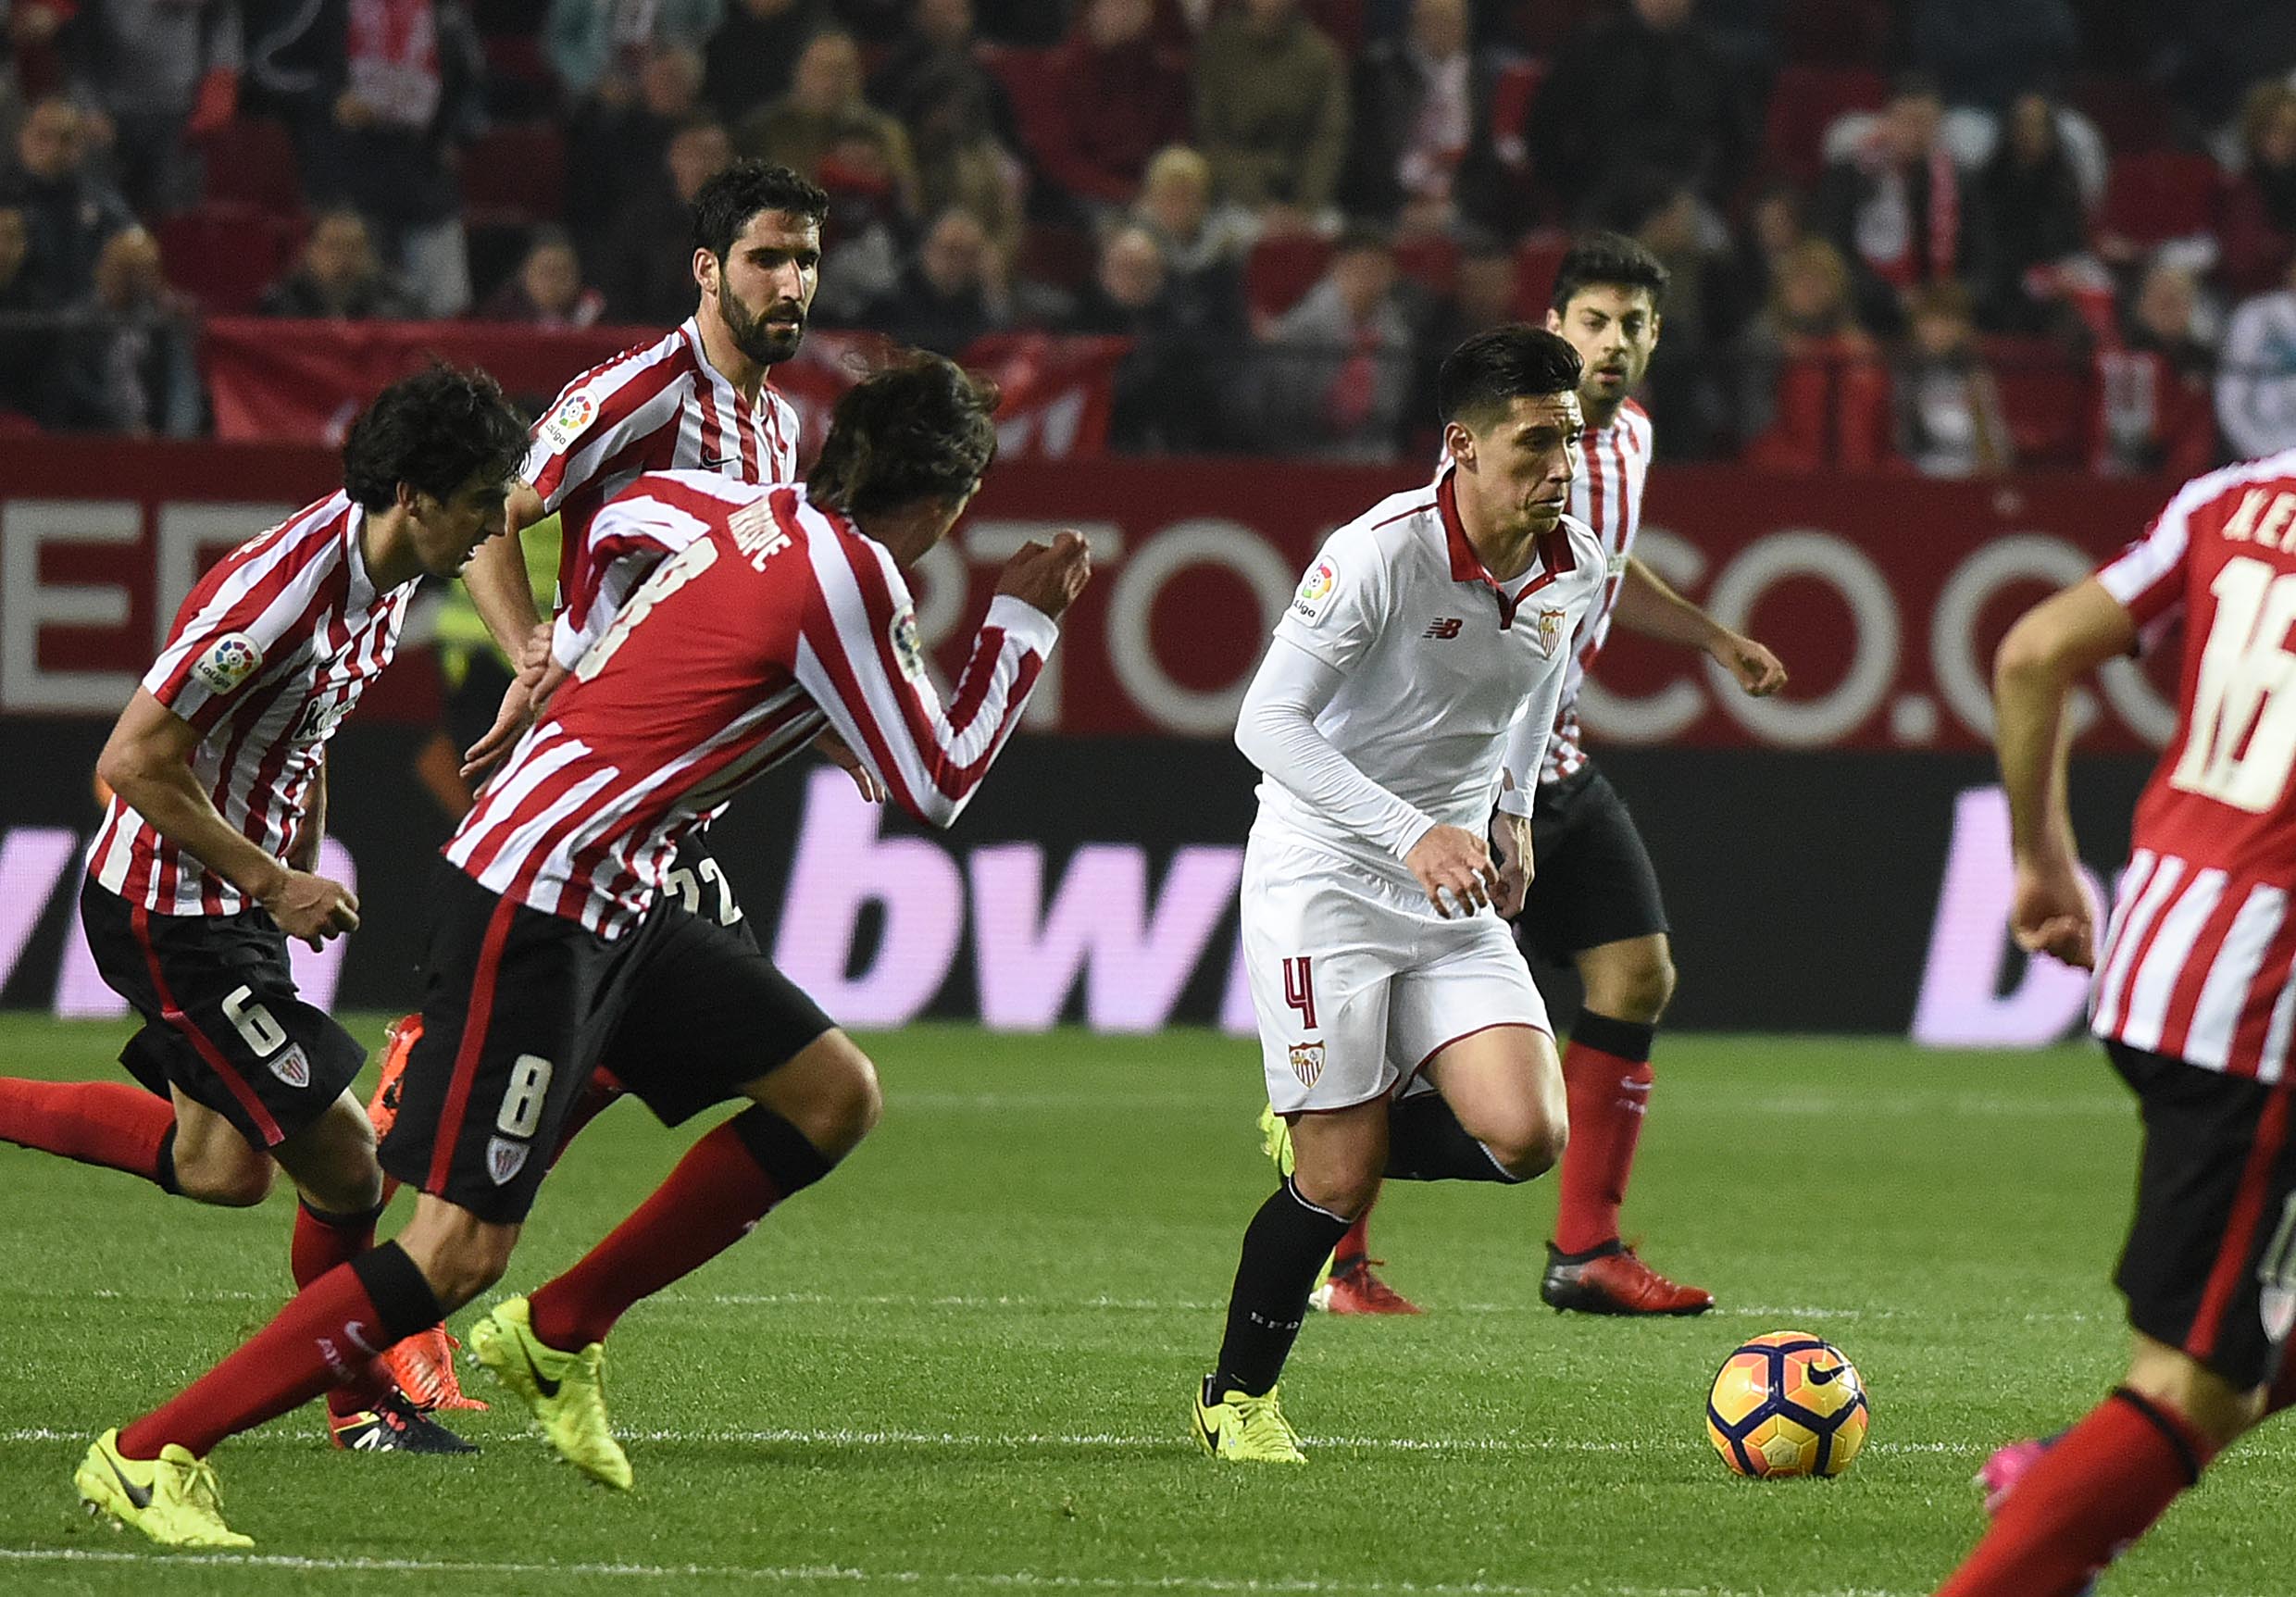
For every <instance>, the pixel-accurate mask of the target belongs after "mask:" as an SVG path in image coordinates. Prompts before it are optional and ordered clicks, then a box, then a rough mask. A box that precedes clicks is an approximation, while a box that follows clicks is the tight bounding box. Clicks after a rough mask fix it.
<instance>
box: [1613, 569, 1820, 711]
mask: <svg viewBox="0 0 2296 1597" xmlns="http://www.w3.org/2000/svg"><path fill="white" fill-rule="evenodd" d="M1617 616H1618V624H1619V625H1620V626H1622V627H1624V628H1626V630H1628V631H1629V632H1639V633H1640V634H1641V635H1642V636H1643V637H1645V638H1656V639H1657V640H1658V641H1659V642H1661V643H1679V644H1681V645H1682V646H1683V647H1685V648H1690V649H1697V650H1701V651H1703V653H1705V654H1706V655H1711V656H1712V657H1713V658H1714V660H1715V662H1716V664H1717V665H1719V666H1720V667H1722V668H1723V669H1724V670H1726V671H1728V672H1729V674H1730V675H1731V676H1733V677H1735V678H1737V679H1738V685H1739V686H1740V687H1741V688H1743V689H1744V690H1745V691H1746V692H1749V693H1752V694H1753V696H1754V697H1755V698H1766V697H1768V696H1769V695H1770V694H1772V693H1774V692H1778V689H1780V688H1782V687H1784V686H1785V685H1786V667H1785V666H1784V665H1782V664H1781V663H1780V662H1779V660H1778V656H1777V655H1773V654H1771V653H1770V651H1769V650H1768V649H1766V648H1765V647H1764V646H1763V645H1762V644H1761V643H1757V642H1756V641H1754V640H1753V639H1752V638H1749V637H1747V636H1746V635H1745V634H1744V633H1742V632H1733V631H1731V630H1729V629H1728V627H1725V626H1724V625H1722V623H1721V622H1719V621H1717V620H1716V619H1715V618H1713V617H1712V616H1709V615H1707V614H1706V612H1705V611H1703V610H1702V609H1700V608H1699V607H1698V606H1697V605H1694V604H1692V603H1691V601H1690V600H1688V599H1685V598H1684V597H1683V596H1682V595H1681V594H1679V593H1676V592H1675V591H1674V589H1673V588H1672V587H1670V586H1668V585H1667V583H1666V580H1665V579H1664V578H1662V577H1660V576H1659V575H1658V573H1657V572H1655V571H1653V570H1652V569H1651V568H1649V567H1648V566H1647V565H1645V564H1643V562H1642V561H1641V559H1639V558H1637V557H1635V556H1633V555H1629V556H1628V558H1627V572H1626V575H1625V577H1623V578H1622V579H1620V584H1619V589H1618V610H1617Z"/></svg>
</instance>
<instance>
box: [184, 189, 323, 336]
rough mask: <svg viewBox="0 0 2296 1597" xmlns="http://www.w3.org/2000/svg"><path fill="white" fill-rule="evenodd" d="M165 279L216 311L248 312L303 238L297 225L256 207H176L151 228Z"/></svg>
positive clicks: (285, 266)
mask: <svg viewBox="0 0 2296 1597" xmlns="http://www.w3.org/2000/svg"><path fill="white" fill-rule="evenodd" d="M157 236H158V239H159V259H160V264H161V266H162V267H163V268H165V270H166V271H167V274H168V282H170V283H172V284H173V285H175V287H177V288H179V289H181V290H182V291H183V292H184V293H188V294H190V295H191V296H192V297H193V299H195V300H197V301H198V302H199V306H200V308H201V309H203V310H206V311H210V312H213V313H216V314H218V315H224V316H236V315H242V314H244V313H245V312H247V311H251V310H253V309H255V307H256V300H258V299H260V298H262V297H263V291H264V290H265V289H267V288H268V287H269V286H270V285H271V284H272V282H273V281H276V280H277V279H278V278H279V277H280V275H281V273H283V272H284V271H285V270H286V269H287V266H288V263H289V262H290V261H292V260H293V258H294V253H295V248H296V246H297V245H298V244H300V243H302V241H303V224H302V222H301V221H300V220H299V219H298V218H291V217H281V216H279V215H276V214H275V213H273V212H270V211H267V210H263V209H261V208H259V207H258V206H249V205H237V204H228V203H227V204H220V205H205V206H196V207H194V208H193V209H191V210H188V211H178V212H177V213H176V214H175V215H174V216H171V217H168V218H165V219H163V220H162V221H161V222H160V224H159V227H158V229H157Z"/></svg>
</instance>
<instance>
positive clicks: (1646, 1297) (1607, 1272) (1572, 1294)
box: [1539, 1241, 1714, 1315]
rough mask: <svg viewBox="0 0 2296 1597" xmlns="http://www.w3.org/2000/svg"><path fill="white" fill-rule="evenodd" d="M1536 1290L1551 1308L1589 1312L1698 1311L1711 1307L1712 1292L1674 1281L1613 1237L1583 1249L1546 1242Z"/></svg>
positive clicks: (1597, 1313) (1676, 1313) (1698, 1312)
mask: <svg viewBox="0 0 2296 1597" xmlns="http://www.w3.org/2000/svg"><path fill="white" fill-rule="evenodd" d="M1539 1295H1540V1296H1541V1298H1544V1299H1545V1300H1546V1301H1547V1303H1548V1304H1550V1305H1551V1306H1552V1307H1554V1309H1556V1310H1557V1311H1560V1310H1563V1309H1576V1310H1577V1311H1578V1312H1579V1313H1580V1314H1589V1315H1703V1314H1704V1313H1705V1312H1706V1311H1707V1310H1708V1309H1710V1308H1712V1307H1714V1294H1713V1293H1712V1292H1710V1291H1706V1290H1705V1289H1703V1287H1683V1286H1677V1285H1676V1284H1675V1283H1674V1282H1672V1281H1670V1280H1668V1279H1666V1277H1664V1276H1662V1275H1660V1274H1659V1273H1658V1272H1657V1271H1656V1270H1653V1269H1652V1268H1651V1267H1650V1266H1648V1265H1646V1264H1644V1263H1643V1262H1642V1261H1641V1257H1640V1256H1638V1255H1637V1254H1636V1253H1635V1251H1634V1250H1633V1249H1632V1248H1629V1247H1628V1246H1627V1245H1626V1244H1625V1243H1624V1242H1618V1241H1612V1242H1606V1243H1604V1244H1603V1246H1601V1247H1599V1248H1595V1249H1593V1250H1592V1251H1591V1252H1588V1253H1584V1254H1566V1253H1562V1252H1560V1251H1559V1250H1557V1249H1556V1247H1555V1246H1554V1243H1553V1242H1549V1243H1548V1244H1547V1273H1546V1279H1543V1280H1541V1282H1540V1283H1539Z"/></svg>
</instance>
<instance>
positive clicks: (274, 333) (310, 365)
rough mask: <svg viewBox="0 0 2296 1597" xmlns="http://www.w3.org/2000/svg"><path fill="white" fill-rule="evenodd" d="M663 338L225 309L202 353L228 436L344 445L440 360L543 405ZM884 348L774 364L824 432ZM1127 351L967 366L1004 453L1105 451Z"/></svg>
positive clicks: (837, 337)
mask: <svg viewBox="0 0 2296 1597" xmlns="http://www.w3.org/2000/svg"><path fill="white" fill-rule="evenodd" d="M660 336H661V334H660V333H658V332H655V331H647V330H645V329H643V328H628V327H593V328H581V329H568V330H555V331H545V330H542V329H537V328H524V327H505V326H502V325H500V324H496V323H488V322H465V321H440V322H368V321H360V322H350V321H275V320H270V319H268V318H256V317H217V318H210V319H209V320H208V321H207V323H206V331H205V341H206V342H205V343H204V345H203V355H204V359H205V364H206V372H207V392H208V395H209V397H210V398H211V399H212V400H213V401H214V404H215V418H216V432H217V434H218V437H220V438H222V439H223V440H224V441H226V442H227V443H327V444H336V443H342V442H343V430H344V429H346V428H348V427H349V426H350V424H351V418H353V417H354V416H356V415H357V414H358V410H359V407H360V406H361V405H365V404H366V403H367V402H368V400H369V399H372V398H373V397H374V396H375V393H376V392H377V391H378V390H380V389H381V387H382V386H383V385H384V384H385V383H388V382H390V381H393V379H395V378H399V377H404V376H406V374H407V373H409V372H412V371H417V370H419V369H421V368H422V367H423V365H424V364H425V363H426V362H428V361H430V360H431V359H433V358H436V359H440V360H444V361H447V362H450V363H451V364H453V365H455V366H480V367H484V368H486V369H487V370H488V371H490V372H492V373H493V375H494V378H495V381H499V382H500V383H501V384H502V385H503V387H504V388H505V389H507V390H508V391H509V392H510V393H513V394H516V395H518V396H520V397H522V398H525V399H527V400H529V401H530V402H532V403H534V404H535V405H538V406H539V405H543V404H546V403H548V401H549V399H550V397H551V396H552V395H553V394H555V393H557V392H558V390H559V389H560V388H562V387H564V386H565V385H566V383H567V382H568V381H570V380H571V379H573V378H575V377H577V376H579V375H580V373H582V372H584V371H587V370H588V369H590V368H592V367H593V366H597V365H600V364H602V363H604V362H605V361H606V360H609V359H611V358H612V357H613V356H616V355H618V354H619V353H620V352H621V351H622V350H625V349H627V348H629V347H630V345H631V344H634V343H653V342H654V341H655V339H657V338H659V337H660ZM884 347H885V344H884V341H883V340H882V339H880V338H878V337H876V336H875V335H873V334H869V333H859V332H826V331H825V332H815V333H811V334H808V335H807V336H806V339H805V347H804V350H803V352H802V353H801V354H800V355H799V356H798V357H797V358H796V359H795V360H792V361H787V362H785V363H783V364H782V365H780V366H778V367H776V368H774V370H773V381H774V386H775V387H776V388H777V389H779V390H780V392H781V393H782V394H783V395H784V396H785V397H786V398H787V399H788V400H789V401H790V403H791V404H792V405H795V406H796V407H797V411H798V415H799V417H800V418H801V420H802V421H803V424H804V428H803V432H804V436H805V437H806V438H811V439H817V438H819V437H821V436H822V434H823V433H824V432H825V431H826V430H828V427H829V415H830V407H831V406H833V405H835V404H836V403H837V396H838V395H839V394H841V393H844V392H845V390H846V389H848V388H850V387H851V386H853V384H854V382H855V381H856V380H857V379H858V378H859V377H860V376H862V375H863V374H864V373H866V372H867V370H868V368H869V366H870V364H871V363H872V361H873V360H875V359H876V358H877V357H878V356H879V355H880V352H881V351H882V350H883V349H884ZM1126 348H1127V344H1126V343H1125V341H1124V340H1122V339H1105V338H1051V337H1047V336H1045V335H1042V334H1005V335H999V336H996V337H992V338H984V339H981V340H980V341H979V342H978V343H975V344H974V345H973V347H972V348H970V349H968V350H967V351H966V352H965V364H966V365H967V366H968V367H971V368H974V369H976V370H979V371H981V372H983V373H985V374H986V375H988V376H990V377H993V378H994V379H996V381H997V382H998V383H999V384H1000V385H1001V386H1002V387H1003V389H1004V391H1005V399H1004V404H1003V405H1002V407H1001V408H1000V409H999V411H998V413H997V424H998V425H997V431H998V437H999V440H1000V443H1001V445H1002V448H1003V452H1004V453H1005V455H1006V456H1007V457H1009V458H1016V459H1052V460H1058V459H1066V458H1068V457H1070V456H1072V455H1098V454H1099V453H1100V452H1101V450H1102V448H1103V447H1104V444H1105V443H1106V441H1107V437H1108V413H1109V406H1110V404H1111V398H1112V392H1111V384H1112V380H1113V378H1114V375H1115V372H1116V368H1117V362H1118V361H1120V360H1121V359H1123V357H1124V352H1125V349H1126Z"/></svg>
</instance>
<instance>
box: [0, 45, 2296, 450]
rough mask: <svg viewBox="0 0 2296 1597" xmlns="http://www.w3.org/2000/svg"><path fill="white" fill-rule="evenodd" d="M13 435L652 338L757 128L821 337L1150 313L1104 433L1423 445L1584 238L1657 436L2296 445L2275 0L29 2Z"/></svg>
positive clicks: (1098, 324)
mask: <svg viewBox="0 0 2296 1597" xmlns="http://www.w3.org/2000/svg"><path fill="white" fill-rule="evenodd" d="M0 14H4V15H5V19H6V25H5V38H6V52H7V54H6V57H5V58H0V138H4V140H5V143H0V151H5V154H6V159H5V161H0V429H14V430H32V429H38V430H116V431H120V432H131V433H161V434H179V435H181V434H193V433H196V432H198V431H199V430H201V428H202V427H203V425H204V424H205V417H204V410H205V404H204V396H203V392H202V386H201V381H200V376H199V367H198V330H199V326H200V322H201V318H203V317H206V316H219V315H233V314H246V313H249V312H258V313H260V314H262V315H265V316H277V317H293V318H350V319H359V318H458V317H476V318H488V319H493V320H498V321H502V322H507V323H522V324H528V325H534V326H544V327H550V326H561V327H562V326H586V325H590V324H592V323H598V322H605V323H616V324H620V323H627V324H630V325H631V326H633V327H640V328H660V327H664V326H668V325H669V324H672V323H675V322H676V321H678V320H680V319H681V318H683V317H684V316H686V315H687V314H688V313H689V311H690V310H691V309H692V306H693V298H694V288H693V279H692V274H691V270H690V266H689V248H688V243H687V238H688V234H687V222H686V218H685V214H684V206H685V202H686V199H687V197H688V196H689V195H691V194H692V193H693V191H694V190H695V188H696V187H697V186H698V185H699V184H700V183H701V182H702V181H704V180H705V178H706V177H707V176H708V175H709V174H710V173H711V172H712V171H714V170H715V169H717V168H718V167H719V166H720V165H722V164H723V163H725V162H726V161H728V160H730V159H731V158H733V157H734V156H737V155H751V156H763V157H766V158H767V159H771V160H774V161H779V162H783V163H786V164H788V165H789V166H792V167H793V168H797V169H798V170H800V171H802V172H804V173H805V174H807V175H809V176H811V177H813V178H815V179H816V180H817V181H819V182H821V183H822V184H823V185H824V186H825V187H827V188H828V189H829V191H830V193H831V195H832V197H833V209H832V214H831V218H830V228H829V231H828V238H827V243H828V255H827V259H826V261H825V264H824V269H823V273H822V284H821V290H820V295H819V299H818V302H817V306H816V307H815V322H816V325H818V326H823V327H861V328H869V329H875V330H880V331H884V332H886V333H889V334H891V335H892V336H894V337H897V338H899V339H902V340H905V341H907V342H910V343H918V344H922V345H925V346H927V347H930V348H934V349H939V350H942V351H946V352H950V353H957V352H961V351H962V350H963V349H964V348H965V347H966V346H967V344H968V343H971V342H972V341H973V340H974V339H976V338H978V337H980V336H981V335H983V334H986V333H990V332H994V331H1005V330H1010V329H1017V328H1019V329H1040V330H1044V331H1052V332H1075V333H1089V334H1094V335H1118V336H1123V337H1127V338H1129V339H1131V340H1132V341H1133V344H1132V348H1131V353H1130V355H1129V356H1128V357H1127V359H1126V360H1125V363H1124V365H1123V366H1122V368H1120V370H1119V372H1118V375H1117V404H1116V411H1115V421H1114V427H1113V437H1112V440H1111V442H1112V446H1114V447H1116V448H1118V449H1122V450H1126V451H1133V452H1182V451H1207V450H1208V451H1251V452H1259V453H1271V454H1280V455H1297V456H1311V457H1316V458H1324V459H1333V460H1357V461H1385V460H1394V459H1403V458H1411V457H1412V456H1411V454H1410V452H1412V451H1414V450H1425V449H1426V448H1427V447H1428V442H1429V437H1430V436H1431V430H1432V420H1431V415H1430V402H1429V385H1430V382H1431V378H1432V370H1433V368H1434V365H1435V363H1436V362H1437V361H1439V360H1440V359H1441V356H1442V354H1443V353H1444V352H1445V351H1446V350H1448V349H1449V348H1450V347H1451V346H1452V345H1453V344H1454V343H1456V342H1457V341H1458V340H1459V339H1460V338H1461V337H1463V336H1464V335H1466V333H1468V332H1471V331H1475V330H1477V329H1479V328H1480V327H1484V326H1487V325H1490V324H1491V323H1493V322H1496V321H1500V320H1504V319H1507V318H1513V317H1516V316H1523V315H1539V314H1542V313H1543V310H1544V296H1545V293H1546V289H1547V285H1548V282H1549V281H1550V280H1551V278H1552V274H1553V269H1554V263H1555V261H1556V260H1557V259H1558V258H1559V256H1560V255H1561V253H1562V251H1563V249H1564V248H1565V246H1566V241H1567V238H1568V236H1569V234H1570V232H1571V231H1573V230H1578V229H1582V228H1588V227H1608V228H1615V229H1617V230H1619V231H1625V232H1628V233H1631V234H1633V235H1635V236H1637V237H1639V238H1640V239H1641V240H1642V241H1643V242H1644V243H1647V244H1649V245H1650V246H1651V247H1652V248H1653V250H1655V251H1656V252H1657V253H1658V254H1659V256H1661V257H1662V258H1663V259H1665V260H1666V263H1667V264H1668V266H1669V267H1670V268H1671V269H1672V271H1673V274H1674V276H1673V288H1672V291H1671V293H1670V296H1669V299H1668V302H1667V304H1666V314H1665V331H1664V336H1663V339H1662V342H1661V345H1660V349H1659V354H1658V357H1657V360H1656V362H1655V364H1654V366H1653V370H1652V373H1651V377H1650V380H1649V393H1648V394H1647V395H1646V396H1645V402H1646V403H1647V404H1648V405H1649V406H1650V408H1651V409H1652V411H1653V414H1654V415H1655V417H1656V418H1657V420H1658V424H1659V436H1660V447H1661V451H1662V453H1663V454H1664V455H1666V457H1667V458H1669V459H1694V458H1705V457H1726V458H1727V457H1737V458H1743V459H1746V460H1748V461H1750V462H1753V463H1756V464H1761V465H1765V466H1769V467H1774V468H1783V469H1803V470H1812V469H1820V468H1844V467H1846V468H1884V467H1891V466H1895V467H1900V468H1909V469H1915V470H1919V471H1923V472H1928V473H1934V474H1938V475H1947V476H1968V475H1978V474H1985V473H1990V472H1994V471H2000V470H2003V469H2006V468H2011V467H2015V466H2027V467H2030V466H2040V467H2051V466H2054V467H2069V468H2081V469H2089V470H2101V471H2112V472H2137V471H2150V470H2176V471H2189V470H2192V469H2197V468H2201V467H2204V466H2206V465H2208V464H2210V463H2212V462H2214V461H2215V460H2218V459H2221V458H2225V457H2227V456H2228V455H2254V454H2261V453H2265V452H2267V451H2270V450H2274V449H2278V448H2285V447H2290V446H2291V445H2296V4H2287V3H2277V4H2265V3H2262V0H2179V3H2178V4H2176V5H2173V6H2168V5H2158V4H2153V3H2150V0H2090V3H2087V4H2082V5H2078V6H2077V5H2074V4H2072V3H2070V0H1898V3H1896V4H1890V3H1888V0H468V4H464V3H456V0H0Z"/></svg>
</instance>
